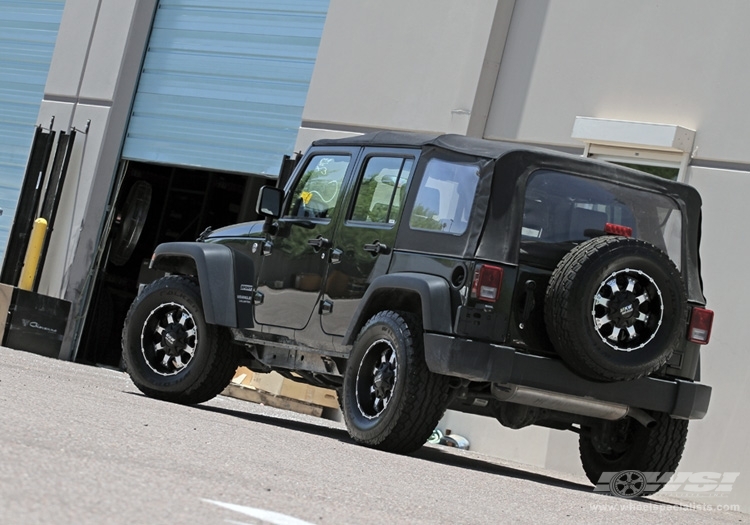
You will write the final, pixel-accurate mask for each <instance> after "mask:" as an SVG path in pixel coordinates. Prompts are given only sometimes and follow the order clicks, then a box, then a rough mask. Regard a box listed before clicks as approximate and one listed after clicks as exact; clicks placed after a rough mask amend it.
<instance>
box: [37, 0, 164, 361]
mask: <svg viewBox="0 0 750 525" xmlns="http://www.w3.org/2000/svg"><path fill="white" fill-rule="evenodd" d="M155 8H156V0H118V1H117V2H110V1H107V0H67V2H66V3H65V11H64V12H63V18H62V22H61V24H60V31H59V33H58V37H57V44H56V46H55V52H54V55H53V57H52V63H51V66H50V71H49V76H48V79H47V85H46V87H45V93H44V99H43V101H42V105H41V108H40V111H39V122H49V119H50V117H52V116H54V117H55V128H56V129H64V130H68V129H71V128H75V129H76V130H79V131H84V130H85V129H86V126H87V123H88V122H89V121H90V128H89V132H88V135H84V134H83V133H79V134H78V137H77V139H76V146H75V149H74V151H73V154H72V157H71V162H70V167H69V171H68V177H67V179H66V184H65V187H64V190H63V192H62V197H61V201H60V208H59V211H58V217H57V222H56V225H55V231H54V232H53V235H52V238H51V243H50V249H49V256H48V258H47V260H46V262H45V266H44V270H43V274H42V280H41V283H40V287H39V291H40V292H41V293H44V294H48V295H52V296H56V297H63V298H65V299H67V300H69V301H72V302H73V309H72V312H71V317H70V321H69V323H68V333H67V334H66V339H65V341H64V342H63V350H62V352H61V358H66V357H70V352H71V350H72V349H71V347H70V341H71V337H72V331H73V330H74V329H75V327H76V326H78V325H77V323H76V322H75V321H74V320H75V319H77V318H78V317H79V316H80V314H81V312H82V306H83V305H81V303H80V300H81V298H82V297H83V291H84V289H85V287H86V285H87V282H88V281H87V278H88V275H89V271H90V268H91V264H92V262H93V259H94V255H95V252H96V250H97V248H98V242H99V235H100V231H101V226H102V222H103V219H104V217H105V211H106V205H107V202H108V199H109V195H110V191H111V188H112V185H113V181H114V176H115V171H116V169H117V166H118V163H119V157H120V149H121V146H122V141H123V137H124V133H125V126H126V124H127V119H128V115H129V111H130V106H131V102H132V99H133V93H134V91H135V87H136V83H137V80H138V74H139V70H140V64H141V60H142V57H143V53H144V50H145V46H146V42H147V40H148V34H149V30H150V28H151V20H152V18H153V13H154V9H155Z"/></svg>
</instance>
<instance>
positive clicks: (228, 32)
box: [123, 0, 328, 175]
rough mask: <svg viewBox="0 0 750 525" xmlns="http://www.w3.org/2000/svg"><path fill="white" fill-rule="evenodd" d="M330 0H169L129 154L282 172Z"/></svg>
mask: <svg viewBox="0 0 750 525" xmlns="http://www.w3.org/2000/svg"><path fill="white" fill-rule="evenodd" d="M327 10H328V0H161V2H160V3H159V8H158V10H157V12H156V17H155V20H154V27H153V30H152V33H151V38H150V41H149V47H148V51H147V54H146V58H145V61H144V66H143V71H142V73H141V78H140V82H139V84H138V92H137V94H136V97H135V102H134V106H133V112H132V115H131V118H130V124H129V127H128V133H127V138H126V140H125V146H124V150H123V157H124V158H127V159H131V160H141V161H147V162H157V163H162V164H172V165H181V166H197V167H203V168H210V169H215V170H223V171H235V172H245V173H258V174H272V175H276V174H277V173H278V170H279V165H280V161H281V156H282V155H284V154H288V153H291V150H292V148H293V147H294V142H295V139H296V136H297V129H298V128H299V125H300V122H301V119H302V108H303V106H304V103H305V97H306V96H307V89H308V85H309V83H310V77H311V76H312V71H313V66H314V64H315V57H316V55H317V52H318V45H319V43H320V36H321V34H322V32H323V24H324V22H325V17H326V13H327Z"/></svg>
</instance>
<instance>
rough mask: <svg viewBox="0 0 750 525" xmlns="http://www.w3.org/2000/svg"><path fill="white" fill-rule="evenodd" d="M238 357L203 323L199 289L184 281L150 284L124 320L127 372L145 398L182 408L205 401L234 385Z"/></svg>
mask: <svg viewBox="0 0 750 525" xmlns="http://www.w3.org/2000/svg"><path fill="white" fill-rule="evenodd" d="M240 352H241V349H240V348H239V347H237V346H235V345H233V344H232V343H231V339H230V337H229V334H228V333H227V331H226V329H224V328H222V327H218V326H213V325H209V324H207V323H206V320H205V317H204V316H203V306H202V302H201V296H200V287H199V286H198V284H197V283H196V282H195V281H193V280H192V279H189V278H187V277H179V276H169V277H164V278H162V279H159V280H157V281H154V282H153V283H151V284H150V285H148V286H147V287H146V288H145V289H144V290H143V291H142V292H141V294H140V295H138V297H137V298H136V299H135V301H134V302H133V304H132V305H131V306H130V310H129V311H128V314H127V316H126V318H125V326H124V327H123V332H122V354H123V359H124V361H125V364H126V369H127V371H128V374H130V377H131V379H132V380H133V383H135V386H137V387H138V389H139V390H140V391H141V392H143V393H144V394H146V395H147V396H149V397H153V398H157V399H162V400H165V401H173V402H176V403H183V404H195V403H202V402H204V401H208V400H209V399H211V398H213V397H215V396H216V395H218V394H219V393H220V392H221V391H222V390H223V389H224V388H226V386H227V385H228V384H229V382H230V381H231V380H232V376H233V375H234V372H235V370H236V368H237V364H238V362H239V359H240Z"/></svg>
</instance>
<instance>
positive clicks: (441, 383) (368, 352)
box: [341, 311, 450, 454]
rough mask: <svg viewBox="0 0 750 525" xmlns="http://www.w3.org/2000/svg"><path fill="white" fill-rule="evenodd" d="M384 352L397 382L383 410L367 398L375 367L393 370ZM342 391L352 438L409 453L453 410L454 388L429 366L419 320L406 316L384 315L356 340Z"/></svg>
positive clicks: (379, 315) (345, 415) (378, 315)
mask: <svg viewBox="0 0 750 525" xmlns="http://www.w3.org/2000/svg"><path fill="white" fill-rule="evenodd" d="M381 354H382V355H388V356H389V357H390V356H393V359H392V360H393V370H394V371H395V379H394V382H393V386H392V388H391V390H390V394H389V395H390V397H389V401H388V402H387V404H386V405H385V406H384V407H382V409H379V407H380V404H379V403H378V402H377V400H376V396H374V395H373V396H372V397H368V394H369V390H368V389H369V387H370V386H372V385H368V381H369V380H370V376H375V372H374V367H375V365H378V364H379V365H380V366H381V368H384V369H390V367H389V365H388V364H387V363H386V361H384V360H383V359H382V358H381ZM386 371H387V370H386ZM372 383H373V385H374V384H375V383H374V381H372ZM358 388H359V394H358ZM373 388H374V386H373ZM341 392H342V396H341V407H342V412H343V416H344V421H345V422H346V426H347V429H348V430H349V435H350V436H351V437H352V439H354V440H355V441H356V442H357V443H360V444H362V445H366V446H369V447H372V448H377V449H379V450H384V451H387V452H395V453H401V454H408V453H411V452H414V451H416V450H418V449H419V448H420V447H421V446H422V445H423V444H424V443H425V442H426V441H427V438H429V437H430V434H432V431H433V430H434V429H435V427H436V426H437V424H438V422H439V421H440V418H441V417H442V416H443V414H444V413H445V409H446V407H447V406H448V402H449V394H450V386H449V378H448V377H447V376H441V375H438V374H433V373H432V372H430V371H429V369H428V368H427V364H426V363H425V359H424V346H423V342H422V327H421V323H420V322H419V320H418V319H417V318H416V317H415V316H412V315H410V314H407V313H402V312H393V311H382V312H379V313H377V314H375V315H374V316H373V317H372V318H370V319H369V320H368V321H367V323H366V324H365V325H364V327H363V328H362V330H361V331H360V333H359V335H358V336H357V339H356V341H355V342H354V347H353V349H352V353H351V355H350V357H349V360H348V362H347V367H346V371H345V374H344V384H343V386H342V389H341ZM358 395H359V397H358ZM378 399H380V398H378Z"/></svg>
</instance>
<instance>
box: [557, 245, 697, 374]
mask: <svg viewBox="0 0 750 525" xmlns="http://www.w3.org/2000/svg"><path fill="white" fill-rule="evenodd" d="M615 276H616V279H615ZM613 280H619V283H620V284H618V285H617V291H614V289H611V287H609V286H607V284H608V283H609V282H612V281H613ZM630 282H633V283H635V286H636V289H635V291H633V290H630V291H629V292H628V290H627V289H626V288H627V287H630V286H631V285H630V284H626V283H630ZM620 287H622V288H620ZM608 289H609V290H610V292H609V293H612V299H605V298H603V297H602V294H605V293H607V290H608ZM646 289H648V290H649V292H648V293H645V292H644V291H643V290H646ZM628 293H630V295H629V296H628V295H627V294H628ZM614 297H616V298H617V301H615V300H614ZM642 298H645V299H642ZM595 299H596V300H599V301H607V302H608V305H607V306H602V305H601V304H598V303H595ZM620 299H622V301H625V302H620ZM639 300H640V301H643V302H642V303H640V304H639ZM615 304H617V305H625V306H622V308H619V307H615V306H614V305H615ZM639 309H642V310H639ZM622 312H626V313H625V314H623V313H622ZM597 315H598V316H601V319H595V317H596V316H597ZM605 315H606V318H605V317H604V316H605ZM610 316H611V317H612V318H613V319H617V321H616V322H615V321H609V319H610ZM628 316H629V317H628ZM544 317H545V323H546V325H547V332H548V334H549V336H550V339H551V341H552V344H553V345H554V347H555V350H556V351H557V353H558V354H559V355H560V357H561V358H562V359H563V361H565V363H566V364H567V365H568V366H569V367H570V368H571V369H572V370H573V371H575V372H577V373H578V374H580V375H582V376H584V377H587V378H590V379H594V380H598V381H622V380H630V379H637V378H639V377H643V376H646V375H648V374H650V373H652V372H654V371H655V370H657V369H659V368H660V367H662V366H663V365H664V364H665V363H666V362H667V360H668V359H669V358H670V357H671V356H672V354H673V352H674V351H675V350H676V349H677V348H679V347H680V345H681V344H682V343H683V342H684V339H685V331H686V330H687V297H686V292H685V285H684V283H683V281H682V277H681V276H680V272H679V270H678V269H677V267H676V266H675V265H674V263H673V262H672V261H671V260H670V259H669V257H668V256H667V255H666V254H665V253H664V252H663V251H661V250H660V249H658V248H656V247H655V246H653V245H652V244H649V243H647V242H644V241H641V240H638V239H631V238H627V237H614V236H602V237H597V238H594V239H591V240H589V241H586V242H584V243H581V244H579V245H578V246H576V247H575V248H573V249H572V250H571V251H570V252H568V253H567V254H566V255H565V257H563V259H562V260H561V261H560V263H559V264H558V265H557V267H556V268H555V270H554V272H553V273H552V276H551V278H550V282H549V286H548V287H547V292H546V296H545V304H544ZM626 317H627V318H626ZM641 317H642V318H645V319H647V321H645V322H644V321H639V320H638V319H639V318H641ZM605 320H606V322H604V323H603V325H602V326H597V322H602V321H605ZM657 320H658V322H657ZM618 323H621V326H618ZM628 323H632V324H630V326H627V325H628ZM606 330H612V332H613V333H610V334H609V335H605V334H606ZM615 330H616V332H615ZM627 330H631V331H632V332H628V331H627ZM610 336H612V337H618V336H619V337H621V338H622V339H623V340H622V341H617V340H610ZM631 340H632V343H631V342H630V341H631ZM639 343H642V344H641V345H640V346H638V345H639ZM628 345H631V347H630V348H628Z"/></svg>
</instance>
